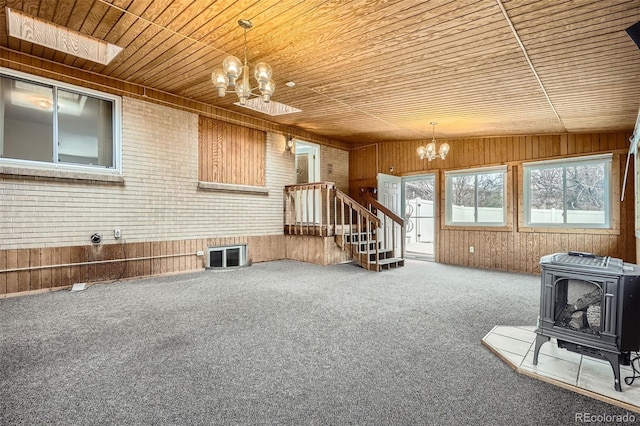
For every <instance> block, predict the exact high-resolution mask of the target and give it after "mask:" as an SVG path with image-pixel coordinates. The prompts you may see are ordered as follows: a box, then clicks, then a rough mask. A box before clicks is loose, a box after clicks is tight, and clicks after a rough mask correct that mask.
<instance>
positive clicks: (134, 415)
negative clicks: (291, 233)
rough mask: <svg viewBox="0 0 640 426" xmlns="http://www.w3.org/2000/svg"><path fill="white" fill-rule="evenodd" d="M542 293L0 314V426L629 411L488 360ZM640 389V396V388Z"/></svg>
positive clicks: (427, 291) (176, 286)
mask: <svg viewBox="0 0 640 426" xmlns="http://www.w3.org/2000/svg"><path fill="white" fill-rule="evenodd" d="M538 303H539V277H537V276H534V275H524V274H514V273H505V272H492V271H486V270H479V269H469V268H461V267H453V266H446V265H439V264H436V263H429V262H418V261H408V262H407V266H406V267H404V268H400V269H394V270H389V271H385V272H382V273H375V272H367V271H365V270H363V269H361V268H359V267H356V266H354V265H352V264H346V265H337V266H330V267H322V266H315V265H310V264H305V263H300V262H295V261H278V262H269V263H261V264H255V265H253V266H251V267H248V268H243V269H238V270H233V271H226V272H222V271H204V272H199V273H192V274H184V275H175V276H169V277H160V278H149V279H140V280H131V281H126V282H120V283H113V284H106V285H94V286H91V287H89V288H88V289H87V290H85V291H82V292H69V291H59V292H53V293H47V294H40V295H32V296H25V297H14V298H7V299H0V424H3V425H4V424H6V425H12V424H45V423H46V424H61V425H62V424H64V425H92V424H155V425H165V424H190V425H191V424H193V425H196V424H203V425H209V424H296V425H300V424H323V425H324V424H334V425H342V424H367V425H371V424H384V425H390V424H393V425H395V424H426V425H450V424H455V425H458V424H473V425H479V424H482V425H506V424H519V425H558V424H575V419H576V415H577V414H578V413H591V414H596V415H600V414H601V415H624V414H627V415H628V414H629V413H628V412H626V411H624V410H621V409H619V408H616V407H613V406H610V405H607V404H605V403H602V402H598V401H595V400H592V399H590V398H587V397H585V396H581V395H578V394H575V393H572V392H570V391H567V390H564V389H561V388H557V387H554V386H553V385H550V384H547V383H544V382H540V381H537V380H535V379H531V378H528V377H525V376H522V375H519V374H517V373H516V372H514V371H513V370H512V369H511V368H509V367H508V366H507V365H506V364H505V363H504V362H503V361H501V360H500V359H499V358H497V357H496V356H495V355H494V354H492V353H491V352H490V351H489V350H488V349H486V348H485V347H483V346H482V344H481V339H482V338H483V336H485V335H486V334H487V332H488V331H489V330H491V329H492V328H493V326H495V325H535V321H536V317H537V314H538ZM639 386H640V384H639Z"/></svg>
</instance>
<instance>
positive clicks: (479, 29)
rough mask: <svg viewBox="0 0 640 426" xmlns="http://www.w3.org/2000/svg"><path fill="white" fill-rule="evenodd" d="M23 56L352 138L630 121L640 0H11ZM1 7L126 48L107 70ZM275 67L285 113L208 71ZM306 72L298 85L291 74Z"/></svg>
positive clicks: (607, 127) (2, 39)
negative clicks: (52, 43) (232, 89)
mask: <svg viewBox="0 0 640 426" xmlns="http://www.w3.org/2000/svg"><path fill="white" fill-rule="evenodd" d="M0 5H1V6H3V7H2V11H1V12H0V15H1V16H0V48H1V49H0V52H2V55H3V57H8V56H9V55H10V54H13V53H16V52H20V53H21V54H26V55H32V56H35V57H39V58H43V59H45V60H47V61H53V62H59V63H62V64H66V65H69V66H72V67H77V68H80V69H83V70H88V71H91V72H94V73H99V74H104V75H106V76H110V77H113V78H117V79H120V80H124V81H127V82H132V83H136V84H140V85H144V86H146V87H149V88H154V89H158V90H162V91H164V92H168V93H172V94H176V95H179V96H182V97H186V98H188V99H193V100H196V101H199V102H204V103H207V104H210V105H214V106H217V107H221V108H224V109H228V110H232V111H236V112H240V113H242V114H246V115H249V116H255V117H258V118H261V119H264V120H268V121H272V122H276V123H279V124H282V125H286V126H291V127H299V128H301V129H304V130H306V131H309V132H312V133H315V134H319V135H324V136H328V137H332V138H335V139H339V140H343V141H346V142H350V143H359V142H370V141H384V140H417V139H430V138H431V131H432V129H431V126H430V125H429V122H431V121H436V122H438V125H437V126H436V137H447V138H458V137H472V136H500V135H519V134H537V133H558V132H591V131H617V130H631V129H633V126H634V123H635V120H636V116H637V114H638V108H639V106H640V49H638V47H637V46H636V45H635V44H634V43H633V41H632V40H631V38H630V37H629V36H628V35H627V33H626V32H625V29H626V28H628V27H629V26H631V25H633V24H635V23H636V22H638V21H640V0H437V1H435V0H433V1H424V0H423V1H417V0H416V1H409V0H333V1H326V0H236V1H229V0H224V1H223V0H218V1H214V0H207V1H205V0H135V1H133V0H59V1H50V0H42V1H40V0H21V1H18V0H2V1H0ZM4 6H7V7H9V8H12V9H15V10H17V11H23V12H25V13H28V14H30V15H33V16H36V17H39V18H41V19H44V20H47V21H50V22H53V23H55V24H58V25H62V26H65V27H68V28H70V29H73V30H76V31H79V32H81V33H83V34H86V35H90V36H93V37H96V38H99V39H102V40H105V41H108V42H110V43H114V44H116V45H118V46H120V47H122V48H124V50H123V51H122V52H121V53H120V54H119V55H118V56H117V57H116V58H115V59H114V60H113V61H112V62H111V63H110V64H109V65H106V66H105V65H100V64H97V63H94V62H91V61H87V60H82V59H79V58H77V57H75V56H71V55H66V54H63V53H60V52H56V51H54V50H51V49H48V48H43V47H40V46H38V45H35V44H31V43H28V42H24V41H20V40H18V39H16V38H13V37H9V36H8V35H7V26H6V11H5V8H4ZM240 18H245V19H250V20H251V21H252V22H253V25H254V26H253V28H252V29H250V30H249V31H248V32H247V57H248V61H249V64H255V63H256V62H258V61H265V62H267V63H269V64H270V65H271V66H272V68H273V70H274V80H275V82H276V91H275V94H274V95H273V100H274V101H278V102H281V103H284V104H287V105H290V106H293V107H296V108H298V109H301V110H302V112H299V113H295V114H289V115H282V116H277V117H271V116H267V115H265V114H262V113H259V112H254V111H251V110H249V109H246V108H241V107H239V106H236V105H234V102H237V98H236V96H235V95H234V94H233V93H228V94H227V95H226V97H224V98H220V97H218V96H217V94H216V90H215V87H214V86H213V84H212V83H211V71H212V70H213V69H214V68H216V67H218V66H220V64H221V63H222V60H223V59H224V58H225V57H226V56H227V55H230V54H233V55H235V56H237V57H240V58H242V55H243V37H244V31H243V29H242V28H240V27H239V26H238V24H237V22H238V19H240ZM288 81H294V82H295V83H296V86H295V87H293V88H290V87H287V86H285V82H288Z"/></svg>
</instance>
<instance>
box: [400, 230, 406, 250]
mask: <svg viewBox="0 0 640 426" xmlns="http://www.w3.org/2000/svg"><path fill="white" fill-rule="evenodd" d="M404 233H405V229H404V223H403V224H402V226H400V257H401V258H402V259H404V240H405V239H406V238H405V237H404Z"/></svg>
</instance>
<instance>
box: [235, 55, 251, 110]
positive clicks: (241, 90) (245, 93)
mask: <svg viewBox="0 0 640 426" xmlns="http://www.w3.org/2000/svg"><path fill="white" fill-rule="evenodd" d="M248 71H249V67H248V66H247V65H245V66H243V67H242V80H241V82H240V83H236V94H237V95H238V99H239V100H240V105H246V103H247V99H249V96H251V85H250V84H249V73H248Z"/></svg>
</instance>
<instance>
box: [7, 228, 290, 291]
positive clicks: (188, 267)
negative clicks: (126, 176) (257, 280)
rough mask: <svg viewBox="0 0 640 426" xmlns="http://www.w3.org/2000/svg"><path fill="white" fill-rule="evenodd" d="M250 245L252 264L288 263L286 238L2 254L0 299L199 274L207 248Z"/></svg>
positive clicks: (157, 243)
mask: <svg viewBox="0 0 640 426" xmlns="http://www.w3.org/2000/svg"><path fill="white" fill-rule="evenodd" d="M236 244H247V250H248V255H249V260H250V261H251V262H264V261H270V260H278V259H284V258H285V256H286V247H285V237H284V235H267V236H251V237H227V238H208V239H191V240H176V241H149V242H140V243H123V244H101V245H91V246H70V247H69V246H68V247H44V248H33V249H16V250H0V295H4V294H12V293H19V292H25V291H38V290H47V289H54V288H56V287H65V286H70V285H72V284H74V283H80V282H104V281H112V280H118V279H124V278H133V277H143V276H150V275H158V274H169V273H178V272H186V271H196V270H200V269H202V268H204V267H205V257H204V256H198V255H197V251H198V250H202V251H204V253H205V255H206V250H207V247H215V246H227V245H236Z"/></svg>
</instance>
